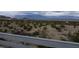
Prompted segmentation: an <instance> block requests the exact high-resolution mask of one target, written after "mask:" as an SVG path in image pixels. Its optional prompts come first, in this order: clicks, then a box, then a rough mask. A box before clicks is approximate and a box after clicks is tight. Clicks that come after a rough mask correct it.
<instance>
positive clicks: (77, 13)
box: [0, 11, 79, 16]
mask: <svg viewBox="0 0 79 59" xmlns="http://www.w3.org/2000/svg"><path fill="white" fill-rule="evenodd" d="M27 14H40V15H43V16H61V15H70V16H71V15H72V16H79V11H0V15H7V16H15V15H27Z"/></svg>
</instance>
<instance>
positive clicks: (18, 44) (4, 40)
mask: <svg viewBox="0 0 79 59" xmlns="http://www.w3.org/2000/svg"><path fill="white" fill-rule="evenodd" d="M0 46H5V47H12V48H31V47H39V46H41V47H55V48H79V43H75V42H68V41H60V40H55V39H45V38H38V37H30V36H22V35H16V34H8V33H1V32H0Z"/></svg>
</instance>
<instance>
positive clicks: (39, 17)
mask: <svg viewBox="0 0 79 59" xmlns="http://www.w3.org/2000/svg"><path fill="white" fill-rule="evenodd" d="M15 18H18V19H27V18H28V19H35V20H79V17H78V16H73V15H61V16H44V15H40V14H27V15H15Z"/></svg>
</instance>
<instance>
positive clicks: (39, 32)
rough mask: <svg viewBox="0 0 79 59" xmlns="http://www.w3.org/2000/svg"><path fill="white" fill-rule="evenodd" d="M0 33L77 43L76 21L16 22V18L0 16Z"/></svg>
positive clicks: (78, 32)
mask: <svg viewBox="0 0 79 59" xmlns="http://www.w3.org/2000/svg"><path fill="white" fill-rule="evenodd" d="M0 32H4V33H12V34H18V35H25V36H33V37H40V38H49V39H50V40H52V39H54V40H62V41H73V42H79V22H77V21H40V20H38V21H36V20H34V21H33V20H28V19H27V20H24V19H23V20H20V19H18V20H16V18H9V17H5V16H1V17H0Z"/></svg>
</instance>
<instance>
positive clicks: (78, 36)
mask: <svg viewBox="0 0 79 59" xmlns="http://www.w3.org/2000/svg"><path fill="white" fill-rule="evenodd" d="M68 37H69V39H70V41H73V42H79V31H78V32H76V33H74V34H73V35H71V34H69V35H68Z"/></svg>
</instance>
